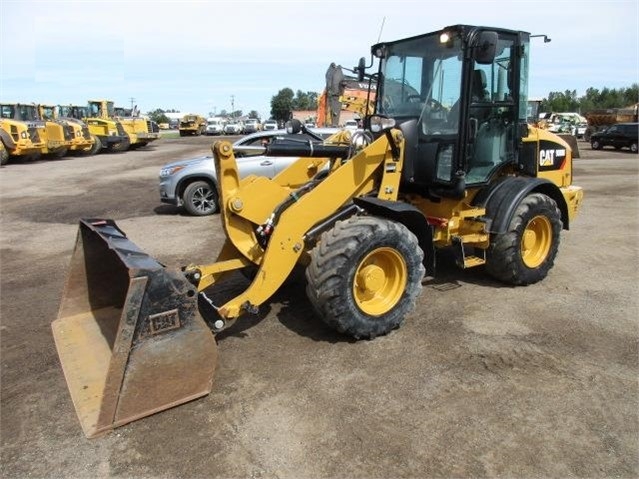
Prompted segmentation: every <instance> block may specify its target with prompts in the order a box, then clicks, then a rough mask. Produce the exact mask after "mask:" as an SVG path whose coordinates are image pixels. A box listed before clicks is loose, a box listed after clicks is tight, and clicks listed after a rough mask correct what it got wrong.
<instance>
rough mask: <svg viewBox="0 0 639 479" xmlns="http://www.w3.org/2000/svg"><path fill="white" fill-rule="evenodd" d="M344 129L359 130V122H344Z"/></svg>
mask: <svg viewBox="0 0 639 479" xmlns="http://www.w3.org/2000/svg"><path fill="white" fill-rule="evenodd" d="M344 128H346V129H347V130H357V129H358V128H359V122H358V121H357V120H346V121H345V122H344Z"/></svg>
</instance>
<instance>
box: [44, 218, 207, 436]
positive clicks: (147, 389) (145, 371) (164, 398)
mask: <svg viewBox="0 0 639 479" xmlns="http://www.w3.org/2000/svg"><path fill="white" fill-rule="evenodd" d="M52 328H53V336H54V339H55V344H56V348H57V350H58V356H59V357H60V362H61V363H62V369H63V371H64V375H65V378H66V381H67V385H68V387H69V391H70V393H71V398H72V400H73V404H74V406H75V409H76V412H77V414H78V417H79V419H80V423H81V425H82V429H83V430H84V433H85V435H86V436H87V437H89V438H90V437H95V436H97V435H99V434H101V433H104V432H107V431H109V430H111V429H113V428H115V427H118V426H121V425H123V424H126V423H128V422H131V421H135V420H136V419H140V418H142V417H145V416H148V415H151V414H153V413H156V412H158V411H162V410H164V409H168V408H170V407H173V406H176V405H178V404H182V403H184V402H187V401H190V400H192V399H195V398H197V397H200V396H204V395H206V394H208V393H209V392H210V391H211V387H212V382H213V375H214V373H215V365H216V361H217V345H216V343H215V338H214V337H213V334H212V333H211V331H210V329H209V328H208V327H207V326H206V323H205V322H204V320H203V319H202V317H201V316H200V314H199V312H198V308H197V291H196V289H195V287H194V286H193V285H191V284H190V283H189V282H188V281H187V280H186V278H185V277H184V275H183V274H182V273H181V272H180V271H178V270H175V271H173V270H167V269H165V268H164V267H163V266H162V265H161V264H159V263H158V262H157V261H155V260H154V259H153V258H151V257H150V256H148V255H147V254H145V253H144V252H142V251H141V250H140V249H139V248H138V247H137V246H136V245H135V244H134V243H133V242H131V241H130V240H129V239H128V238H127V237H126V235H125V234H124V233H123V232H122V231H121V230H120V229H119V228H118V227H117V226H116V224H115V223H114V222H113V221H111V220H81V221H80V229H79V231H78V237H77V241H76V245H75V250H74V252H73V256H72V258H71V267H70V270H69V275H68V278H67V283H66V286H65V290H64V294H63V297H62V302H61V305H60V310H59V313H58V318H57V319H56V320H55V321H53V323H52Z"/></svg>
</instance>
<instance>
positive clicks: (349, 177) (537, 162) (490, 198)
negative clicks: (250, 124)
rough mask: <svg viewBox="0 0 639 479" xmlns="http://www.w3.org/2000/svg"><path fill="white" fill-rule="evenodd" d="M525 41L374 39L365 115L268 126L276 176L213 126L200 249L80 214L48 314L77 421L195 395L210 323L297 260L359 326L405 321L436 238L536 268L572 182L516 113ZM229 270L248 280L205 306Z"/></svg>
mask: <svg viewBox="0 0 639 479" xmlns="http://www.w3.org/2000/svg"><path fill="white" fill-rule="evenodd" d="M529 40H530V34H529V33H526V32H521V31H513V30H506V29H495V28H487V27H474V26H467V25H455V26H451V27H447V28H445V29H443V30H440V31H437V32H433V33H429V34H424V35H420V36H416V37H411V38H408V39H403V40H398V41H394V42H384V43H380V44H377V45H374V46H373V47H372V54H373V56H374V58H377V59H378V60H379V69H378V72H377V73H376V74H375V75H374V77H375V78H376V79H378V84H377V94H376V100H375V107H374V112H373V114H372V115H368V116H367V117H366V118H365V119H364V128H363V129H361V130H356V131H348V130H343V131H340V132H339V133H337V134H335V135H334V136H333V137H331V138H329V139H328V140H326V141H322V140H321V138H320V137H317V138H316V139H317V141H310V142H309V141H299V140H295V139H290V138H282V139H279V140H275V141H272V142H270V143H269V144H268V145H266V146H264V152H265V153H266V154H267V155H270V156H293V157H300V158H299V160H297V161H295V162H294V163H293V164H292V165H291V166H290V167H289V168H287V169H285V170H283V171H282V172H281V173H280V174H278V175H277V176H275V177H274V178H272V179H268V178H266V177H257V176H254V175H253V176H248V177H244V178H240V175H239V172H238V168H237V163H236V159H235V152H234V150H233V146H232V145H231V144H230V143H228V142H226V141H219V142H216V143H215V144H214V146H213V155H214V159H215V166H216V169H217V177H218V178H219V191H220V209H221V221H222V224H223V227H224V231H225V233H226V241H225V243H224V245H223V247H222V249H221V251H220V253H219V255H218V257H217V259H216V260H215V261H214V262H212V263H210V264H204V265H194V264H192V265H187V266H185V267H184V268H183V269H182V270H181V271H173V270H167V269H165V268H163V267H162V266H161V265H159V264H158V263H157V262H156V261H155V260H153V259H151V258H150V257H149V256H147V255H146V254H145V253H143V252H142V251H140V250H139V248H137V247H136V246H135V244H133V243H132V242H131V241H130V240H129V239H127V238H126V235H125V234H124V233H123V232H122V231H121V230H119V229H118V228H117V226H116V225H115V224H114V223H113V222H112V221H110V220H104V219H92V220H83V221H81V223H80V231H79V234H78V242H77V245H76V249H75V252H74V255H73V257H72V260H71V272H70V274H69V278H68V281H67V286H66V289H65V293H64V297H63V300H62V306H61V308H60V312H59V315H58V318H57V320H55V321H54V323H53V330H54V336H55V339H56V344H57V346H58V352H59V355H60V359H61V362H62V366H63V369H64V371H65V375H66V378H67V382H68V384H69V388H70V390H71V395H72V397H73V399H74V403H75V405H76V410H77V412H78V415H79V416H80V418H81V421H82V424H83V427H84V431H85V433H86V434H87V435H88V436H93V435H95V434H98V433H100V432H103V431H107V430H109V429H110V428H113V427H117V426H120V425H122V424H124V423H126V422H128V421H132V420H134V419H137V418H140V417H143V416H146V415H148V414H152V413H155V412H157V411H159V410H161V409H163V408H166V407H170V406H173V405H175V404H179V403H180V402H184V401H188V400H190V399H192V398H194V397H197V396H198V395H203V394H206V392H207V391H208V390H209V388H210V385H211V381H212V379H213V373H214V368H215V342H214V340H213V335H214V334H216V333H219V332H220V331H223V330H224V329H226V328H228V327H229V326H230V325H232V324H233V323H234V322H235V321H236V320H237V319H238V318H240V317H241V316H242V315H243V314H246V313H248V314H254V313H256V312H257V311H258V309H259V307H260V305H262V304H263V303H265V302H266V301H268V300H269V298H270V297H271V296H272V295H273V294H274V293H275V291H277V289H278V288H279V287H280V286H281V285H282V284H283V282H284V281H285V280H287V279H288V278H289V277H292V275H291V273H292V272H293V270H294V269H299V268H300V267H302V268H304V269H305V272H306V283H307V286H306V292H307V296H308V298H309V301H310V303H311V304H312V305H313V307H314V309H315V311H316V313H317V315H318V316H319V318H321V320H323V321H324V322H325V323H326V325H327V326H328V327H330V328H334V329H335V330H337V331H339V332H341V333H344V334H347V335H350V336H352V337H354V338H358V339H359V338H368V339H372V338H375V337H376V336H380V335H384V334H387V333H389V332H390V331H392V330H393V329H395V328H397V327H398V326H400V325H401V323H402V322H403V321H404V319H405V318H406V317H407V316H408V315H409V313H410V312H411V311H412V309H413V308H414V306H415V302H416V299H417V297H418V295H419V294H420V292H421V289H422V281H423V280H424V277H425V275H426V274H427V275H429V276H432V275H435V274H436V271H435V258H436V252H437V251H438V250H440V249H444V248H445V249H448V250H452V251H453V252H454V253H455V256H456V258H457V263H458V265H459V267H460V268H470V267H476V266H480V265H484V267H485V270H486V272H487V273H488V274H490V275H491V276H493V277H494V278H496V279H498V280H499V281H502V282H504V283H506V284H509V285H529V284H533V283H536V282H538V281H541V280H542V279H544V278H545V277H546V275H547V274H548V273H549V271H550V270H551V268H552V267H553V264H554V261H555V258H556V255H557V252H558V248H559V241H560V234H561V231H562V229H568V228H569V226H570V224H571V222H572V221H573V219H574V218H575V216H576V214H577V211H578V209H579V206H580V205H581V202H582V198H583V191H582V189H581V188H580V187H578V186H574V185H573V184H572V156H571V150H570V148H569V147H568V145H567V144H566V143H565V142H564V141H563V140H561V139H560V138H558V137H557V136H555V135H554V134H552V133H550V132H547V131H543V130H539V129H536V128H534V127H531V126H530V125H528V124H527V122H526V111H525V110H526V98H527V90H526V88H527V85H528V81H527V78H526V75H527V72H528V56H529V45H530V43H529ZM373 63H374V62H371V66H372V64H373ZM366 68H367V67H366V65H365V63H364V62H363V61H360V64H359V65H358V67H357V68H356V71H357V72H358V78H359V79H360V80H363V79H364V78H365V76H366V73H365V69H366ZM289 127H290V129H291V131H292V132H295V131H296V130H299V129H303V128H304V127H303V126H302V125H301V124H300V123H299V122H298V121H292V122H291V123H290V125H289ZM306 134H307V135H311V136H313V133H312V131H310V130H308V131H307V132H306ZM238 153H239V152H238ZM235 270H240V271H245V272H246V273H247V274H246V276H247V277H250V278H252V279H251V282H250V285H249V286H248V287H247V288H246V290H245V291H243V292H241V293H240V294H238V295H237V296H235V297H233V298H231V299H229V300H228V301H226V302H225V303H224V304H215V303H214V301H213V299H212V298H215V297H216V296H215V295H214V294H213V293H214V292H215V289H216V288H218V287H222V288H224V287H225V286H226V285H225V278H226V277H227V276H228V273H230V272H231V271H235ZM487 314H488V313H487ZM207 325H208V327H207ZM149 388H150V389H151V391H152V393H151V394H150V393H149Z"/></svg>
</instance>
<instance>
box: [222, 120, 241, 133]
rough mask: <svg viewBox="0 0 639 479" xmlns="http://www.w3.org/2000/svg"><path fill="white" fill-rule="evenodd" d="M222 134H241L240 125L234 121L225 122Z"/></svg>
mask: <svg viewBox="0 0 639 479" xmlns="http://www.w3.org/2000/svg"><path fill="white" fill-rule="evenodd" d="M224 134H225V135H241V134H242V125H240V124H239V123H235V122H230V123H227V124H226V125H225V126H224Z"/></svg>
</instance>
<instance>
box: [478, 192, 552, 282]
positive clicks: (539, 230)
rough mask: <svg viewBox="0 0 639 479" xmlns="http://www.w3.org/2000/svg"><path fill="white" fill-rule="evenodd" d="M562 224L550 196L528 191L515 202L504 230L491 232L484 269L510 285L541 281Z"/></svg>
mask: <svg viewBox="0 0 639 479" xmlns="http://www.w3.org/2000/svg"><path fill="white" fill-rule="evenodd" d="M562 228H563V224H562V222H561V213H560V212H559V208H557V203H555V201H554V200H553V199H551V198H549V197H548V196H546V195H543V194H540V193H533V194H531V195H528V196H527V197H526V198H524V199H523V200H522V201H521V203H520V204H519V206H517V209H516V211H515V215H514V216H513V218H512V220H511V221H510V225H509V226H508V231H507V232H505V233H502V234H496V235H494V236H493V238H492V240H491V245H490V247H489V249H488V252H487V255H486V270H487V271H488V273H489V274H490V275H491V276H493V277H494V278H495V279H498V280H499V281H503V282H504V283H508V284H512V285H528V284H533V283H536V282H538V281H541V280H542V279H544V278H545V277H546V276H547V275H548V272H549V271H550V269H551V268H552V267H553V264H554V261H555V256H557V251H558V249H559V238H560V234H561V230H562Z"/></svg>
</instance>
